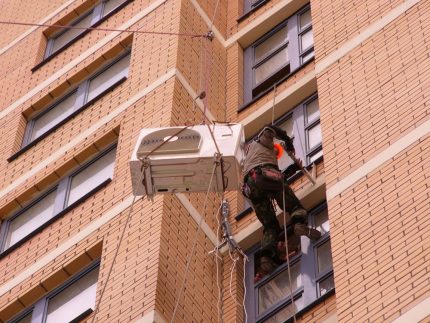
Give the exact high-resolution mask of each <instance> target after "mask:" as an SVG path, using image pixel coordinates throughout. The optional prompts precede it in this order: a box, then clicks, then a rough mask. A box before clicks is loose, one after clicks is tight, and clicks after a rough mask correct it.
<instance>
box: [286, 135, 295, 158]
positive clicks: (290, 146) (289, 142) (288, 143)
mask: <svg viewBox="0 0 430 323" xmlns="http://www.w3.org/2000/svg"><path fill="white" fill-rule="evenodd" d="M284 146H285V150H287V151H290V152H292V153H293V155H295V154H296V150H295V149H294V145H293V141H292V140H291V139H290V138H288V139H287V140H284Z"/></svg>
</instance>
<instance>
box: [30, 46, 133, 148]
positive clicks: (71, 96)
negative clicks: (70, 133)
mask: <svg viewBox="0 0 430 323" xmlns="http://www.w3.org/2000/svg"><path fill="white" fill-rule="evenodd" d="M129 64H130V51H127V52H126V53H125V54H123V55H122V56H120V57H119V58H118V59H117V60H116V61H113V62H112V63H111V64H109V65H107V66H105V67H103V68H102V69H101V70H99V71H98V73H96V74H95V75H94V76H92V77H90V78H89V79H87V80H85V81H83V82H82V83H81V84H79V85H78V87H77V88H75V89H73V90H72V91H71V92H69V93H68V94H66V95H65V96H63V97H62V98H60V99H59V100H57V101H56V102H55V103H54V104H53V105H51V106H49V107H48V108H47V109H44V110H43V111H42V112H41V113H39V114H38V115H36V116H35V117H33V118H32V119H31V120H29V121H28V125H27V129H26V134H25V135H24V141H23V146H26V145H28V144H30V143H33V142H35V140H36V139H38V140H41V139H43V138H44V137H45V136H46V135H47V134H49V133H51V132H52V131H54V130H55V129H57V128H58V127H59V126H61V125H62V124H63V123H65V122H67V121H68V120H69V118H71V117H73V116H74V115H75V114H77V113H79V112H81V111H82V109H84V108H86V107H87V106H88V105H89V104H91V103H92V102H94V100H97V99H98V98H99V97H100V96H102V95H103V94H104V93H106V92H107V91H109V90H111V89H112V88H113V87H115V86H117V85H119V84H121V83H122V82H123V81H124V80H125V79H126V78H127V76H128V69H129Z"/></svg>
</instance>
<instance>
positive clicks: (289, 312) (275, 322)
mask: <svg viewBox="0 0 430 323" xmlns="http://www.w3.org/2000/svg"><path fill="white" fill-rule="evenodd" d="M293 306H294V307H295V310H294V311H293ZM302 308H303V297H300V298H298V299H295V300H294V305H293V304H292V303H290V304H288V306H286V307H284V308H283V309H282V310H280V311H279V312H277V313H276V314H275V315H273V316H271V317H270V318H269V319H267V320H265V321H264V323H284V322H285V320H286V319H288V318H289V317H291V316H293V315H294V312H295V313H297V312H298V311H299V310H301V309H302Z"/></svg>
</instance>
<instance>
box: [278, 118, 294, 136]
mask: <svg viewBox="0 0 430 323" xmlns="http://www.w3.org/2000/svg"><path fill="white" fill-rule="evenodd" d="M293 125H294V123H293V118H288V119H287V120H285V121H284V122H282V123H281V124H280V125H279V127H280V128H282V129H283V130H285V131H286V132H287V135H288V136H289V137H290V138H293V137H294V128H293Z"/></svg>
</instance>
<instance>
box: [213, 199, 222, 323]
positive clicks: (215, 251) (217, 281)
mask: <svg viewBox="0 0 430 323" xmlns="http://www.w3.org/2000/svg"><path fill="white" fill-rule="evenodd" d="M222 202H223V198H221V204H220V207H219V209H218V211H217V213H216V215H218V214H219V212H220V210H221V209H222ZM215 218H216V221H217V229H216V246H215V249H214V255H215V266H216V285H217V288H218V301H217V315H218V316H217V322H219V319H220V317H221V322H222V321H223V320H222V314H223V313H222V310H221V311H220V303H221V294H222V291H221V288H222V287H221V286H220V284H219V275H220V274H219V268H218V266H219V265H218V250H219V239H218V237H219V229H220V226H221V224H220V222H219V219H218V216H215ZM220 312H221V313H220Z"/></svg>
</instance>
